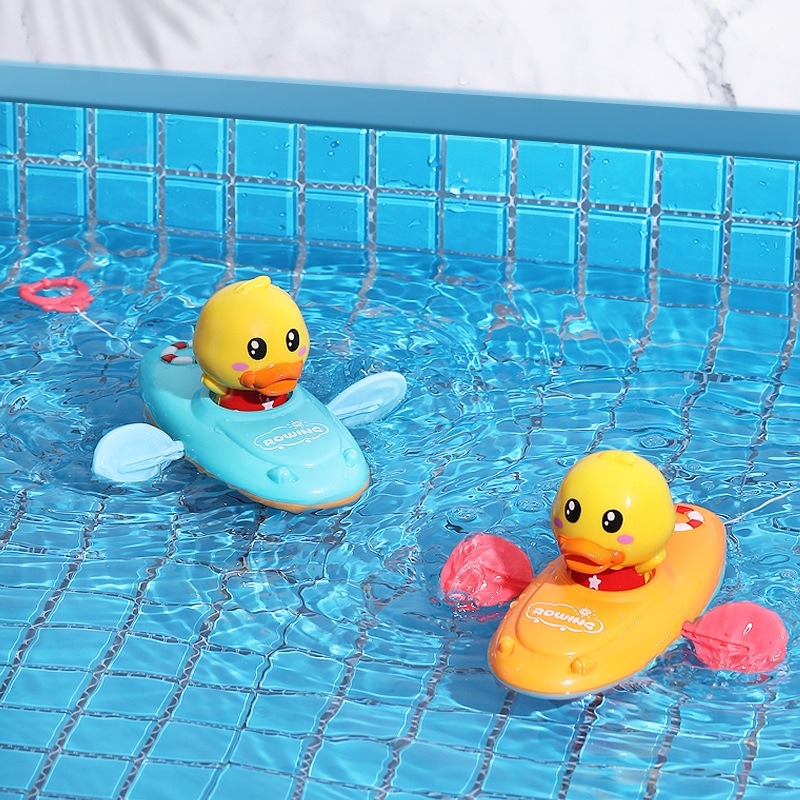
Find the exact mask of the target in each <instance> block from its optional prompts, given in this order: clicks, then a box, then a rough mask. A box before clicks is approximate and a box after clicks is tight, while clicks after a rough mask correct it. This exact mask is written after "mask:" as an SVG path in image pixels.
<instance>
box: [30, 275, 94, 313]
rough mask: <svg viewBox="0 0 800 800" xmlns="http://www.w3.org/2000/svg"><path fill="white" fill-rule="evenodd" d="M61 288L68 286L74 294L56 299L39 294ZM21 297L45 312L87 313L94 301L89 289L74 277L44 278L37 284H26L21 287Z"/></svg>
mask: <svg viewBox="0 0 800 800" xmlns="http://www.w3.org/2000/svg"><path fill="white" fill-rule="evenodd" d="M59 286H66V287H67V288H68V289H72V292H71V293H70V294H65V295H61V296H56V297H48V296H46V295H40V294H38V292H41V291H42V289H53V288H57V287H59ZM19 296H20V297H21V298H22V299H23V300H27V301H28V302H29V303H33V304H34V305H35V306H39V308H43V309H44V310H45V311H65V312H66V311H85V310H86V308H87V306H88V305H89V303H91V302H92V300H94V297H93V296H92V293H91V292H90V291H89V287H88V286H87V285H86V284H85V283H84V282H83V281H82V280H81V279H80V278H75V277H74V276H70V277H68V278H42V279H41V280H40V281H36V282H35V283H24V284H23V285H22V286H20V287H19Z"/></svg>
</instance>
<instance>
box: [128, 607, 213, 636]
mask: <svg viewBox="0 0 800 800" xmlns="http://www.w3.org/2000/svg"><path fill="white" fill-rule="evenodd" d="M210 613H211V608H210V606H205V605H195V606H183V607H181V606H164V605H162V604H161V603H147V604H145V605H143V606H142V608H141V611H140V612H139V615H138V616H137V617H136V621H135V622H134V624H133V630H134V631H138V632H141V633H155V634H160V635H164V636H172V637H174V638H176V639H181V640H191V639H194V638H195V637H196V636H197V634H198V632H199V630H200V628H201V626H202V624H203V622H204V621H205V619H206V617H207V616H208V615H209V614H210Z"/></svg>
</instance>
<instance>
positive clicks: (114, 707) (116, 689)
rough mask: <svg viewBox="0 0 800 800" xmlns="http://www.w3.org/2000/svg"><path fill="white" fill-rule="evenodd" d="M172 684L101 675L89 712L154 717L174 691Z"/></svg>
mask: <svg viewBox="0 0 800 800" xmlns="http://www.w3.org/2000/svg"><path fill="white" fill-rule="evenodd" d="M176 688H177V687H176V684H175V683H173V682H172V681H167V680H161V679H158V678H139V677H135V676H132V675H104V676H103V678H102V680H101V681H100V685H99V686H98V687H97V689H96V690H95V692H94V693H93V694H92V696H91V698H90V699H89V703H88V706H87V708H88V709H89V711H107V712H114V713H118V714H137V715H139V716H157V715H158V714H160V713H161V712H162V711H163V710H164V708H165V707H166V705H167V702H168V700H169V698H170V697H171V696H172V695H173V694H174V693H175V691H176Z"/></svg>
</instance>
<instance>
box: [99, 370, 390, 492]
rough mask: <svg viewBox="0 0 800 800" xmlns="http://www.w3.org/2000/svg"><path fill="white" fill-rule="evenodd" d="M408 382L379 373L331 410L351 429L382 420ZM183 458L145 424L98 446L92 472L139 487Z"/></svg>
mask: <svg viewBox="0 0 800 800" xmlns="http://www.w3.org/2000/svg"><path fill="white" fill-rule="evenodd" d="M405 393H406V379H405V378H404V377H403V376H402V375H400V373H398V372H377V373H375V374H374V375H367V377H366V378H362V379H361V380H359V381H356V382H355V383H354V384H353V385H352V386H348V387H347V389H345V390H344V391H343V392H341V393H340V394H338V395H336V397H334V398H333V400H331V401H330V403H328V410H329V411H330V412H331V414H333V415H334V416H336V417H338V418H339V419H340V420H341V421H342V422H343V423H344V424H345V425H347V427H348V428H355V427H358V426H359V425H367V424H369V423H370V422H375V421H376V420H379V419H382V418H383V417H385V416H386V415H387V414H389V413H390V412H392V411H393V410H394V409H395V408H397V406H398V405H399V403H400V401H401V400H402V399H403V397H404V395H405ZM179 458H183V444H182V443H181V442H176V441H174V440H173V439H172V438H171V437H170V436H168V435H167V434H166V433H164V431H162V430H160V429H159V428H156V427H155V426H154V425H148V424H146V423H144V422H134V423H132V424H130V425H121V426H120V427H119V428H114V430H111V431H109V432H108V433H107V434H106V435H105V436H103V437H102V438H101V439H100V441H99V442H98V443H97V446H96V447H95V449H94V457H93V458H92V472H93V473H94V474H95V475H97V477H98V478H106V479H107V480H111V481H115V482H116V483H138V482H139V481H147V480H150V479H151V478H154V477H155V476H156V475H158V474H159V473H160V472H161V470H163V469H164V468H165V467H166V466H167V465H168V464H170V463H172V462H173V461H176V460H177V459H179Z"/></svg>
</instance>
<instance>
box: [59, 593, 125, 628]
mask: <svg viewBox="0 0 800 800" xmlns="http://www.w3.org/2000/svg"><path fill="white" fill-rule="evenodd" d="M132 608H133V603H132V602H131V601H130V600H127V599H125V598H124V597H114V596H112V595H104V594H99V593H93V592H64V594H62V595H61V597H60V598H59V600H58V603H57V604H56V607H55V608H54V609H53V612H52V613H51V614H50V618H49V621H50V622H58V623H62V624H64V623H70V622H71V623H77V624H84V625H97V626H98V627H108V628H116V627H118V626H119V625H121V624H122V622H123V621H124V620H125V619H126V618H127V616H128V615H129V614H130V611H131V609H132Z"/></svg>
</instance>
